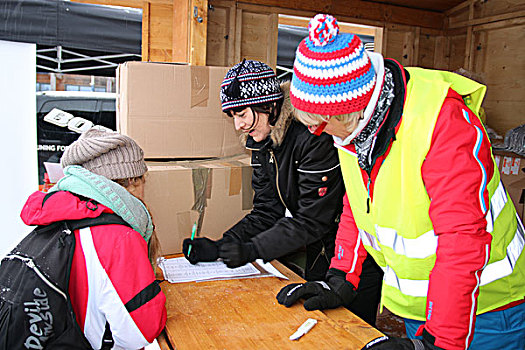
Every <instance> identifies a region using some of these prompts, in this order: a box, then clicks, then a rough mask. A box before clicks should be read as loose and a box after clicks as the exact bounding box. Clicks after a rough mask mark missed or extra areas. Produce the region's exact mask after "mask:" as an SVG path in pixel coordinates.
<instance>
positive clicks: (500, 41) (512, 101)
mask: <svg viewBox="0 0 525 350" xmlns="http://www.w3.org/2000/svg"><path fill="white" fill-rule="evenodd" d="M478 39H479V42H480V44H481V47H480V50H479V51H480V52H478V54H477V56H476V59H477V61H475V63H474V66H475V67H476V71H477V72H483V73H484V78H485V83H486V85H487V96H486V99H485V101H484V104H483V106H484V108H485V110H486V112H487V123H488V125H489V126H490V127H492V128H493V129H495V130H496V131H497V132H498V133H500V134H502V135H503V134H504V133H505V132H506V131H508V130H509V129H512V128H514V127H516V126H519V125H521V124H523V114H522V113H520V112H519V111H523V110H525V100H524V98H523V96H525V70H524V69H523V60H522V59H520V58H521V57H524V56H525V46H523V45H522V44H521V43H523V42H524V41H525V24H523V25H521V26H517V27H508V28H500V29H496V30H490V31H484V32H483V35H481V33H480V36H479V38H478Z"/></svg>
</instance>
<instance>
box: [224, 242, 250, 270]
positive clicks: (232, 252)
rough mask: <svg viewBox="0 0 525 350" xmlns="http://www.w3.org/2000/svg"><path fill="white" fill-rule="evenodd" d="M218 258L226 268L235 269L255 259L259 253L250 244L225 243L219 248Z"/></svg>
mask: <svg viewBox="0 0 525 350" xmlns="http://www.w3.org/2000/svg"><path fill="white" fill-rule="evenodd" d="M219 257H220V258H222V260H223V261H224V263H225V264H226V266H228V267H229V268H235V267H239V266H243V265H245V264H246V263H249V262H251V261H254V260H255V259H257V258H258V257H259V252H258V251H257V248H255V244H253V243H252V242H247V243H243V242H239V241H235V240H234V241H225V242H224V243H223V244H221V245H220V247H219Z"/></svg>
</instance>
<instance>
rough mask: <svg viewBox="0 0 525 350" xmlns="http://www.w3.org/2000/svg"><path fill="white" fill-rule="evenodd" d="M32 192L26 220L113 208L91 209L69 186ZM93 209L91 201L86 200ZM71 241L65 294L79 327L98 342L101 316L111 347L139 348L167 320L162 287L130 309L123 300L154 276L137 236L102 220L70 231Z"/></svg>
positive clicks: (38, 222) (91, 213)
mask: <svg viewBox="0 0 525 350" xmlns="http://www.w3.org/2000/svg"><path fill="white" fill-rule="evenodd" d="M45 195H46V194H45V193H42V192H35V193H33V194H32V195H31V196H30V197H29V199H28V200H27V203H26V204H25V206H24V208H23V209H22V213H21V217H22V220H23V221H24V222H25V223H26V224H27V225H47V224H50V223H53V222H56V221H61V220H76V219H83V218H94V217H98V216H99V215H101V214H102V213H112V212H113V211H112V210H111V209H109V208H107V207H105V206H103V205H101V204H98V206H97V209H95V210H91V209H88V207H87V206H86V202H85V201H82V200H81V199H79V198H78V197H76V196H74V195H72V194H71V193H69V192H56V193H55V194H53V195H51V196H49V197H48V199H47V200H46V201H45V202H44V197H45ZM90 208H92V209H93V206H91V205H90ZM75 239H76V246H75V252H74V256H73V264H72V267H71V278H70V282H69V294H70V296H71V304H72V306H73V310H74V311H75V315H76V318H77V322H78V324H79V325H80V329H81V330H82V332H84V335H85V336H86V338H87V339H88V341H89V342H90V344H91V345H92V347H93V348H96V349H98V348H100V345H101V344H102V336H103V334H104V330H105V324H106V321H107V322H109V324H110V327H111V331H112V334H113V340H114V341H115V347H114V348H117V349H118V348H125V349H139V348H142V347H144V346H146V345H148V343H151V342H152V341H153V340H154V339H155V338H156V337H157V336H158V335H159V334H160V332H161V331H162V329H163V328H164V325H165V323H166V307H165V302H166V297H165V296H164V294H163V293H162V292H160V293H159V294H157V295H156V296H155V297H154V298H153V299H151V300H150V301H149V302H147V303H146V304H144V305H142V306H140V307H139V308H138V309H136V310H134V311H132V312H131V313H129V312H128V311H127V310H126V308H125V307H124V305H125V304H126V303H127V302H128V301H130V300H131V299H132V298H133V297H134V296H136V295H137V294H139V293H140V292H141V291H142V290H144V288H146V287H147V286H148V285H150V284H151V283H152V282H153V281H154V280H155V275H154V273H153V269H152V267H151V264H150V262H149V260H148V247H147V244H146V241H145V240H144V239H143V238H142V236H141V235H140V234H139V233H138V232H136V231H134V230H133V229H131V228H129V227H127V226H124V225H103V226H95V227H91V228H86V229H81V230H77V231H75Z"/></svg>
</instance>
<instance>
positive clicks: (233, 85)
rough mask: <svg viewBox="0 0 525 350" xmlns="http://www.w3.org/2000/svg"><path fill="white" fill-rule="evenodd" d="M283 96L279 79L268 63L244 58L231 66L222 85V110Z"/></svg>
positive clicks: (275, 99) (274, 99) (270, 100)
mask: <svg viewBox="0 0 525 350" xmlns="http://www.w3.org/2000/svg"><path fill="white" fill-rule="evenodd" d="M281 98H283V92H282V91H281V88H280V86H279V80H278V79H277V76H276V75H275V72H274V71H273V69H272V68H270V67H269V66H268V65H266V64H264V63H262V62H259V61H252V60H246V59H245V60H243V61H242V62H240V63H237V64H236V65H235V66H233V67H232V68H230V70H229V71H228V72H227V73H226V76H225V77H224V80H223V81H222V85H221V103H222V111H223V112H226V111H228V110H230V109H233V108H238V107H247V106H253V105H258V104H261V103H266V102H273V101H277V100H279V99H281Z"/></svg>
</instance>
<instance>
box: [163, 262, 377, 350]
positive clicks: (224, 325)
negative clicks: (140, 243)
mask: <svg viewBox="0 0 525 350" xmlns="http://www.w3.org/2000/svg"><path fill="white" fill-rule="evenodd" d="M276 266H277V267H278V268H279V269H280V270H281V271H283V272H284V274H285V275H287V276H289V278H290V280H289V281H286V280H280V279H278V278H275V277H264V278H245V279H235V280H223V281H213V282H200V283H178V284H170V283H168V282H163V283H161V288H162V290H163V292H164V294H165V295H166V297H167V303H166V306H167V309H168V320H167V323H166V333H167V334H168V337H169V340H170V342H171V345H172V346H173V347H174V348H176V349H180V350H184V349H218V348H221V349H222V348H224V349H248V348H254V349H315V348H318V349H326V348H335V349H343V348H349V349H360V348H361V347H362V346H363V345H364V344H366V343H367V342H368V341H369V340H371V339H374V338H376V337H378V336H380V335H381V333H380V332H379V331H377V330H376V329H374V328H373V327H371V326H370V325H368V324H366V323H365V322H364V321H362V320H361V319H359V318H358V317H356V316H355V315H353V314H352V313H351V312H350V311H348V310H346V309H344V308H339V309H336V310H327V311H323V312H321V311H306V310H305V309H304V308H303V306H302V303H297V304H296V305H293V306H291V307H290V308H286V307H284V306H282V305H279V304H278V303H277V300H276V299H275V296H276V294H277V293H278V292H279V290H280V289H281V288H282V287H284V286H285V285H287V284H289V283H292V282H303V281H304V280H302V279H301V278H299V277H298V276H297V275H294V274H293V273H291V271H289V270H288V271H286V270H287V269H283V266H282V265H280V264H278V263H276ZM308 318H315V319H316V320H317V321H318V323H317V325H316V326H315V327H314V328H313V329H312V330H311V331H310V332H309V333H308V334H306V335H305V336H303V337H302V338H301V339H300V340H299V341H290V340H289V336H290V335H291V334H293V333H294V332H295V331H296V330H297V328H298V327H299V326H300V325H301V324H302V323H303V322H304V321H306V320H307V319H308Z"/></svg>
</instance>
